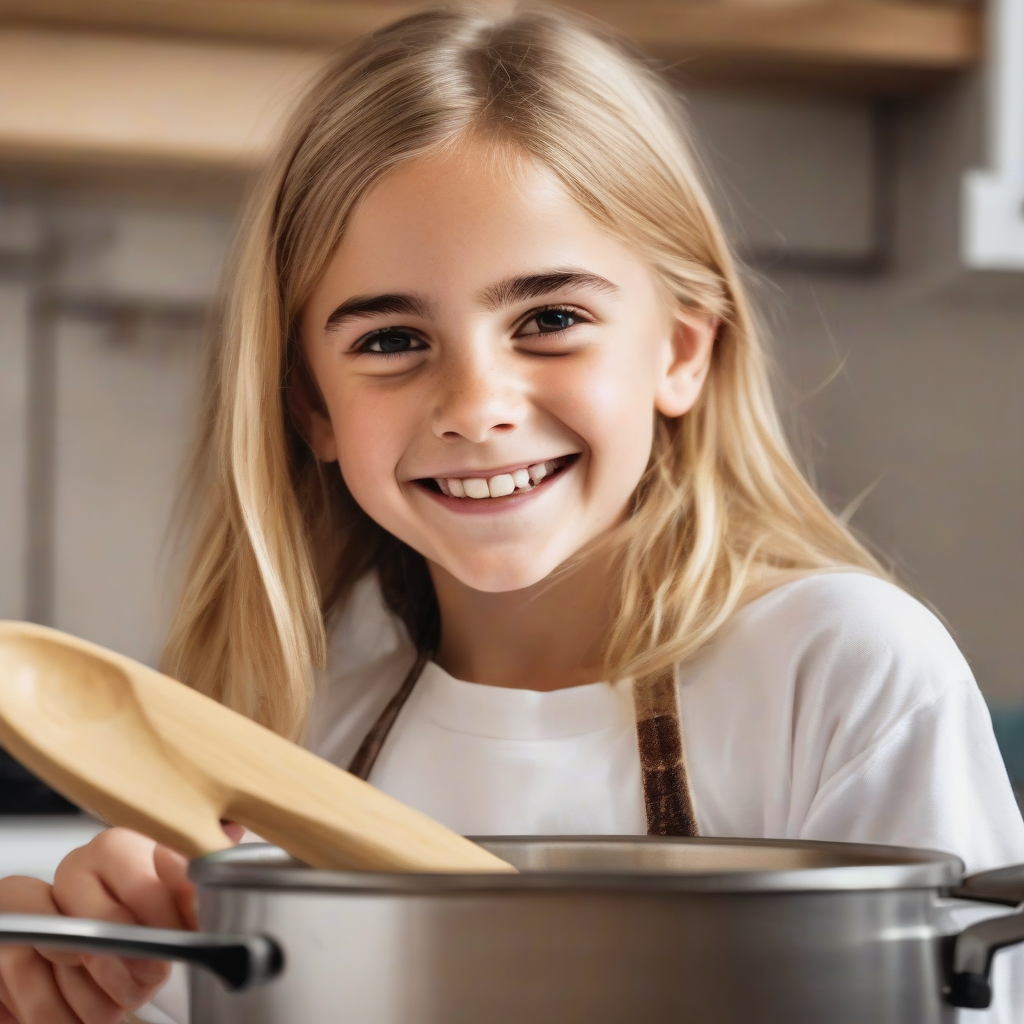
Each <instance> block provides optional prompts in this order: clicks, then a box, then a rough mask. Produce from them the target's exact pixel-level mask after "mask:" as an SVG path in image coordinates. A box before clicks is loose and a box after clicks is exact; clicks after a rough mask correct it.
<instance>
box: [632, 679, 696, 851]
mask: <svg viewBox="0 0 1024 1024" xmlns="http://www.w3.org/2000/svg"><path fill="white" fill-rule="evenodd" d="M633 706H634V708H635V709H636V739H637V745H638V746H639V748H640V771H641V773H642V775H643V783H644V807H645V809H646V811H647V834H648V835H649V836H697V835H700V829H699V828H698V827H697V815H696V814H695V813H694V810H693V798H692V797H691V795H690V784H689V781H688V779H687V776H686V758H685V756H684V754H683V729H682V725H681V723H680V719H679V692H678V690H677V688H676V674H675V670H674V669H672V668H669V669H666V670H665V671H663V672H661V673H659V674H658V675H655V676H646V677H644V678H642V679H637V680H636V681H635V682H634V683H633Z"/></svg>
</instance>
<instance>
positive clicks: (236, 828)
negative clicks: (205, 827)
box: [220, 821, 245, 845]
mask: <svg viewBox="0 0 1024 1024" xmlns="http://www.w3.org/2000/svg"><path fill="white" fill-rule="evenodd" d="M220 827H221V828H222V829H224V833H225V835H226V836H227V837H228V839H230V840H231V842H233V843H235V844H236V845H237V844H238V843H240V842H241V841H242V836H244V835H245V826H244V825H239V824H238V822H237V821H222V822H221V823H220Z"/></svg>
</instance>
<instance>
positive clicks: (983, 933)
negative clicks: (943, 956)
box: [946, 864, 1024, 1009]
mask: <svg viewBox="0 0 1024 1024" xmlns="http://www.w3.org/2000/svg"><path fill="white" fill-rule="evenodd" d="M949 895H950V896H955V897H956V898H957V899H962V900H981V901H983V902H985V903H1002V904H1004V905H1005V906H1010V907H1016V906H1018V905H1019V904H1021V903H1024V864H1014V865H1013V866H1012V867H1008V868H997V869H996V870H995V871H982V872H981V873H980V874H977V875H971V876H970V877H969V878H965V879H964V880H963V884H962V885H960V886H958V887H957V888H956V889H951V890H950V892H949ZM1019 942H1024V912H1021V913H1017V914H1008V915H1006V916H1005V917H993V918H989V920H987V921H979V922H978V923H977V924H972V925H971V926H970V927H969V928H965V929H964V930H963V931H962V932H961V933H960V934H959V935H957V936H956V938H955V939H954V940H953V970H952V974H951V977H950V983H949V988H948V990H947V991H946V999H947V1001H948V1002H950V1003H952V1004H953V1005H954V1006H964V1007H969V1008H971V1009H984V1008H985V1007H986V1006H988V1005H989V1004H990V1003H991V1002H992V986H991V985H990V984H989V972H990V971H991V968H992V957H993V956H995V954H996V953H997V952H998V951H999V950H1000V949H1004V948H1005V947H1006V946H1014V945H1016V944H1017V943H1019Z"/></svg>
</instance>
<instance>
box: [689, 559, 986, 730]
mask: <svg viewBox="0 0 1024 1024" xmlns="http://www.w3.org/2000/svg"><path fill="white" fill-rule="evenodd" d="M726 680H734V681H737V682H740V681H742V682H741V686H742V691H743V694H744V697H745V699H746V700H748V701H749V702H751V705H752V706H760V707H762V709H765V710H766V709H767V706H768V705H772V706H775V707H777V708H779V709H780V710H781V707H782V706H785V707H786V708H788V709H790V710H789V713H791V714H792V715H793V716H794V717H795V718H798V719H800V718H805V717H806V716H807V715H808V714H809V715H811V717H813V718H814V719H816V720H817V723H818V726H819V727H821V726H824V725H825V721H826V720H831V721H832V722H833V723H835V722H836V721H837V719H843V720H844V721H846V722H847V723H848V724H852V723H854V722H859V723H860V724H861V725H862V726H864V727H866V728H868V729H869V731H874V730H875V729H879V728H884V727H885V725H886V724H893V723H895V722H896V721H898V720H900V719H902V718H905V717H906V716H907V715H910V714H912V713H914V712H915V711H916V710H917V709H921V708H924V707H927V706H930V705H931V706H934V705H937V704H942V703H948V702H949V701H955V700H959V699H962V698H963V696H964V691H965V690H966V691H971V692H972V693H973V694H974V695H976V696H977V697H978V699H980V695H977V685H976V684H975V682H974V677H973V675H972V673H971V669H970V667H969V666H968V664H967V662H966V660H965V659H964V656H963V655H962V654H961V653H960V650H959V649H958V647H957V645H956V642H955V641H954V640H953V638H952V637H951V636H950V634H949V631H948V630H947V629H946V627H945V626H944V625H943V624H942V622H941V621H940V620H939V618H938V617H937V616H936V615H935V614H934V613H933V612H932V611H930V610H929V609H928V608H926V607H925V606H924V605H923V604H922V603H921V602H920V601H918V600H917V599H916V598H914V597H912V596H911V595H910V594H908V593H907V592H906V591H904V590H901V589H900V588H899V587H897V586H895V585H894V584H892V583H890V582H888V581H887V580H884V579H881V578H879V577H877V576H871V575H868V574H867V573H862V572H856V571H850V572H842V571H831V572H822V573H816V574H814V575H808V576H805V577H802V578H799V579H796V580H792V581H790V582H786V583H783V584H782V585H780V586H778V587H776V588H775V589H773V590H769V591H768V592H767V593H764V594H762V595H761V596H760V597H757V598H755V599H754V600H752V601H750V602H749V603H748V604H746V605H744V606H743V607H742V608H740V609H739V610H738V611H737V612H736V613H735V614H734V615H733V617H732V618H731V619H730V621H729V622H728V623H727V624H726V626H725V627H724V628H723V630H722V632H721V633H720V634H719V636H718V637H717V638H716V640H715V641H714V642H713V643H712V644H711V645H709V647H708V648H707V649H705V650H704V651H702V652H701V653H700V654H699V655H698V656H697V657H695V658H693V659H691V660H690V661H688V662H686V663H684V664H683V665H681V666H680V682H681V683H689V684H691V688H692V689H693V690H694V691H695V695H696V694H697V693H702V692H703V693H706V694H707V696H708V698H710V699H717V698H718V697H720V696H721V695H722V693H723V688H725V685H726V684H725V681H726ZM732 685H735V684H730V686H732Z"/></svg>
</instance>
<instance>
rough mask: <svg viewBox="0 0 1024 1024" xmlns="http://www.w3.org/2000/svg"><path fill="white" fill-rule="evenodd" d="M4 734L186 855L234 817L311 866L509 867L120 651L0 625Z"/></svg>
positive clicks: (22, 753)
mask: <svg viewBox="0 0 1024 1024" xmlns="http://www.w3.org/2000/svg"><path fill="white" fill-rule="evenodd" d="M0 743H2V744H3V746H4V747H6V748H7V750H8V751H9V752H10V753H11V754H12V755H13V756H14V757H16V758H17V759H18V760H19V761H21V762H22V763H23V764H24V765H25V766H26V767H28V768H29V769H30V770H31V771H33V772H34V773H35V774H36V775H38V776H39V777H40V778H42V779H43V780H44V781H45V782H47V783H48V784H49V785H50V786H52V787H53V788H54V789H56V790H57V791H58V792H59V793H62V794H63V795H64V796H65V797H67V798H68V799H69V800H71V801H72V802H73V803H76V804H78V806H79V807H83V808H85V809H86V810H89V811H92V812H93V813H94V814H97V815H98V816H99V817H100V818H102V819H103V820H104V821H107V822H109V823H110V824H112V825H124V826H127V827H128V828H131V829H134V830H135V831H137V832H142V833H145V834H146V835H148V836H150V837H151V838H152V839H155V840H157V841H158V842H160V843H164V844H166V845H168V846H171V847H173V848H174V849H176V850H179V851H180V852H181V853H183V854H185V855H186V856H189V857H196V856H201V855H203V854H206V853H212V852H214V851H215V850H222V849H224V848H225V847H227V846H230V845H231V843H230V841H229V840H228V838H227V836H225V834H224V831H223V829H222V828H221V826H220V822H221V820H222V819H224V818H228V819H230V820H232V821H237V822H240V823H241V824H243V825H245V826H246V827H247V828H251V829H252V830H253V831H254V832H256V833H258V834H259V835H260V836H262V837H263V838H264V839H266V840H268V841H269V842H272V843H275V844H277V845H278V846H280V847H281V848H282V849H284V850H287V851H288V852H289V853H290V854H292V856H294V857H297V858H298V859H299V860H302V861H304V862H305V863H306V864H309V865H310V866H312V867H316V868H335V869H343V870H344V869H359V870H366V871H444V872H448V871H476V872H480V871H483V872H499V871H500V872H505V871H512V870H514V869H513V868H512V867H511V865H509V864H507V863H506V862H505V861H503V860H500V859H499V858H497V857H495V856H494V855H493V854H490V853H488V852H487V851H486V850H484V849H483V848H482V847H480V846H477V845H476V844H475V843H471V842H470V841H469V840H468V839H465V838H463V837H462V836H460V835H457V834H456V833H455V832H452V831H450V830H449V829H447V828H445V827H444V826H443V825H440V824H439V823H438V822H436V821H434V820H433V819H432V818H429V817H427V816H426V815H425V814H421V813H420V812H419V811H415V810H413V809H412V808H411V807H407V806H405V804H403V803H400V802H399V801H398V800H395V799H393V798H392V797H389V796H387V795H386V794H384V793H382V792H381V791H380V790H378V789H375V788H374V787H373V786H371V785H369V784H368V783H366V782H363V781H362V780H361V779H357V778H356V777H355V776H354V775H350V774H349V773H348V772H346V771H343V770H342V769H341V768H337V767H335V766H334V765H332V764H330V763H329V762H327V761H324V760H323V759H322V758H319V757H317V756H316V755H315V754H311V753H310V752H309V751H307V750H303V749H302V748H301V747H299V746H296V745H295V744H294V743H289V742H288V741H287V740H285V739H282V738H281V737H280V736H278V735H276V734H275V733H273V732H271V731H270V730H269V729H265V728H264V727H263V726H260V725H257V724H256V723H255V722H252V721H250V720H249V719H248V718H245V717H244V716H243V715H240V714H237V713H236V712H234V711H231V710H229V709H228V708H226V707H224V706H223V705H221V704H218V703H217V702H216V701H215V700H211V699H210V698H209V697H204V696H203V695H202V694H200V693H197V692H196V691H195V690H191V689H189V688H188V687H187V686H184V685H183V684H182V683H179V682H177V681H176V680H174V679H171V678H169V677H168V676H165V675H161V674H160V673H159V672H155V671H154V670H153V669H151V668H147V667H146V666H145V665H140V664H139V663H138V662H136V661H132V660H131V659H130V658H126V657H123V656H122V655H120V654H115V653H114V652H113V651H108V650H105V649H104V648H102V647H99V646H97V645H96V644H91V643H88V642H87V641H85V640H79V639H78V638H77V637H73V636H69V635H68V634H66V633H61V632H59V631H58V630H55V629H47V628H46V627H44V626H35V625H32V624H30V623H25V622H0Z"/></svg>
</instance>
